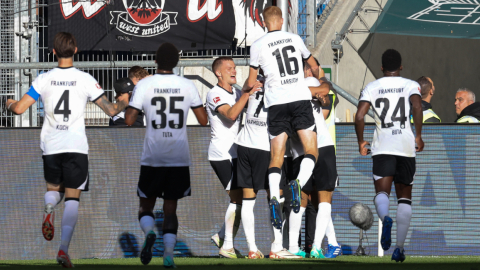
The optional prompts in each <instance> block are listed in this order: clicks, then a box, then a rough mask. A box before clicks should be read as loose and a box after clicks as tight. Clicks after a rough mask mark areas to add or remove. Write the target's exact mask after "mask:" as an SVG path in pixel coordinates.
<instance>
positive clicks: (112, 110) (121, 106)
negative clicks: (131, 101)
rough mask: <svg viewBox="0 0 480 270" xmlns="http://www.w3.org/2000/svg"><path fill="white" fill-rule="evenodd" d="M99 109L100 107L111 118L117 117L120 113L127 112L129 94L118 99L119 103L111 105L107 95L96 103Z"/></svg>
mask: <svg viewBox="0 0 480 270" xmlns="http://www.w3.org/2000/svg"><path fill="white" fill-rule="evenodd" d="M95 104H97V106H98V107H100V108H101V109H102V110H103V111H104V112H105V113H106V114H108V115H109V116H114V115H117V114H118V113H119V112H121V111H123V110H125V108H126V107H127V106H128V94H123V95H121V96H120V97H118V99H117V103H111V102H110V101H109V100H108V99H107V97H106V96H105V95H103V96H102V97H101V98H99V99H97V100H96V101H95Z"/></svg>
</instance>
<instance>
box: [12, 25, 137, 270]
mask: <svg viewBox="0 0 480 270" xmlns="http://www.w3.org/2000/svg"><path fill="white" fill-rule="evenodd" d="M53 48H54V49H53V53H54V54H55V55H56V56H57V59H58V67H57V68H54V69H52V70H50V71H49V72H47V73H43V74H41V75H39V76H38V77H37V78H36V79H35V81H33V83H32V86H31V87H30V90H29V91H28V92H27V93H26V94H25V95H24V96H23V97H22V99H21V100H20V101H18V102H17V101H15V100H11V99H9V100H7V104H6V106H7V108H8V110H10V111H11V112H13V113H15V114H22V113H24V112H25V111H26V110H27V109H28V108H29V107H30V106H32V105H33V104H34V103H35V102H36V101H37V100H38V98H39V97H41V98H42V102H43V108H44V110H45V120H44V123H43V127H42V133H41V135H40V141H41V142H40V148H41V149H42V151H43V166H44V173H45V180H46V182H47V192H46V193H45V208H44V215H43V222H42V232H43V236H44V237H45V239H46V240H47V241H51V240H52V239H53V236H54V232H55V229H54V217H55V212H54V208H55V206H56V205H57V204H58V203H59V202H60V201H61V200H62V198H63V197H64V196H65V210H64V212H63V218H62V236H61V244H60V250H59V251H58V255H57V262H58V263H60V264H61V265H62V266H63V267H66V268H71V267H73V264H72V263H71V261H70V257H69V255H68V247H69V245H70V241H71V239H72V235H73V230H74V228H75V224H76V223H77V219H78V207H79V203H80V193H81V191H82V190H83V191H88V183H89V176H88V143H87V137H86V135H85V120H84V111H85V106H86V105H87V102H88V101H89V100H90V101H92V102H94V103H95V104H97V105H98V106H99V107H100V108H101V109H102V110H103V111H105V113H106V114H108V115H109V116H113V115H116V114H117V113H119V112H120V111H122V110H123V109H125V107H126V106H127V104H128V95H121V96H119V97H118V103H116V104H112V103H111V102H110V101H108V99H107V98H106V97H105V93H104V91H103V89H102V88H101V87H100V85H99V84H98V82H97V81H96V80H95V79H94V78H93V77H92V76H91V75H89V74H88V73H85V72H82V71H80V70H78V69H76V68H74V67H73V55H74V54H75V53H76V52H77V42H76V40H75V37H74V36H73V35H72V34H70V33H65V32H59V33H57V34H56V35H55V38H54V45H53Z"/></svg>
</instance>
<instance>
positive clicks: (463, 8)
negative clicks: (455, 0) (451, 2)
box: [451, 7, 473, 10]
mask: <svg viewBox="0 0 480 270" xmlns="http://www.w3.org/2000/svg"><path fill="white" fill-rule="evenodd" d="M451 9H468V10H472V9H473V8H461V7H452V8H451Z"/></svg>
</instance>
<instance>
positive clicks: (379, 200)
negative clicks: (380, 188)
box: [374, 192, 390, 222]
mask: <svg viewBox="0 0 480 270" xmlns="http://www.w3.org/2000/svg"><path fill="white" fill-rule="evenodd" d="M374 202H375V208H376V209H377V215H378V217H379V218H380V219H381V220H382V222H383V218H384V217H385V216H388V208H390V200H389V199H388V195H387V193H385V192H379V193H377V195H376V196H375V199H374Z"/></svg>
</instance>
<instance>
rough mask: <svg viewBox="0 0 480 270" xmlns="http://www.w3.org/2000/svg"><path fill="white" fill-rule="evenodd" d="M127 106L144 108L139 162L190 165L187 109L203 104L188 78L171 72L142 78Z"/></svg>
mask: <svg viewBox="0 0 480 270" xmlns="http://www.w3.org/2000/svg"><path fill="white" fill-rule="evenodd" d="M129 106H130V107H133V108H135V109H137V110H143V111H144V112H145V117H146V119H147V131H146V134H145V142H144V147H143V154H142V159H141V164H142V165H144V166H152V167H183V166H189V165H190V152H189V148H188V137H187V126H186V123H187V116H188V112H189V110H190V108H198V107H201V106H202V101H201V99H200V96H199V94H198V90H197V88H196V87H195V85H194V84H193V83H192V82H191V81H190V80H188V79H185V78H182V77H179V76H176V75H174V74H155V75H153V76H150V77H148V78H145V79H142V80H141V81H140V82H139V83H138V84H137V86H136V87H135V89H134V92H133V96H132V100H131V101H130V104H129Z"/></svg>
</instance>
